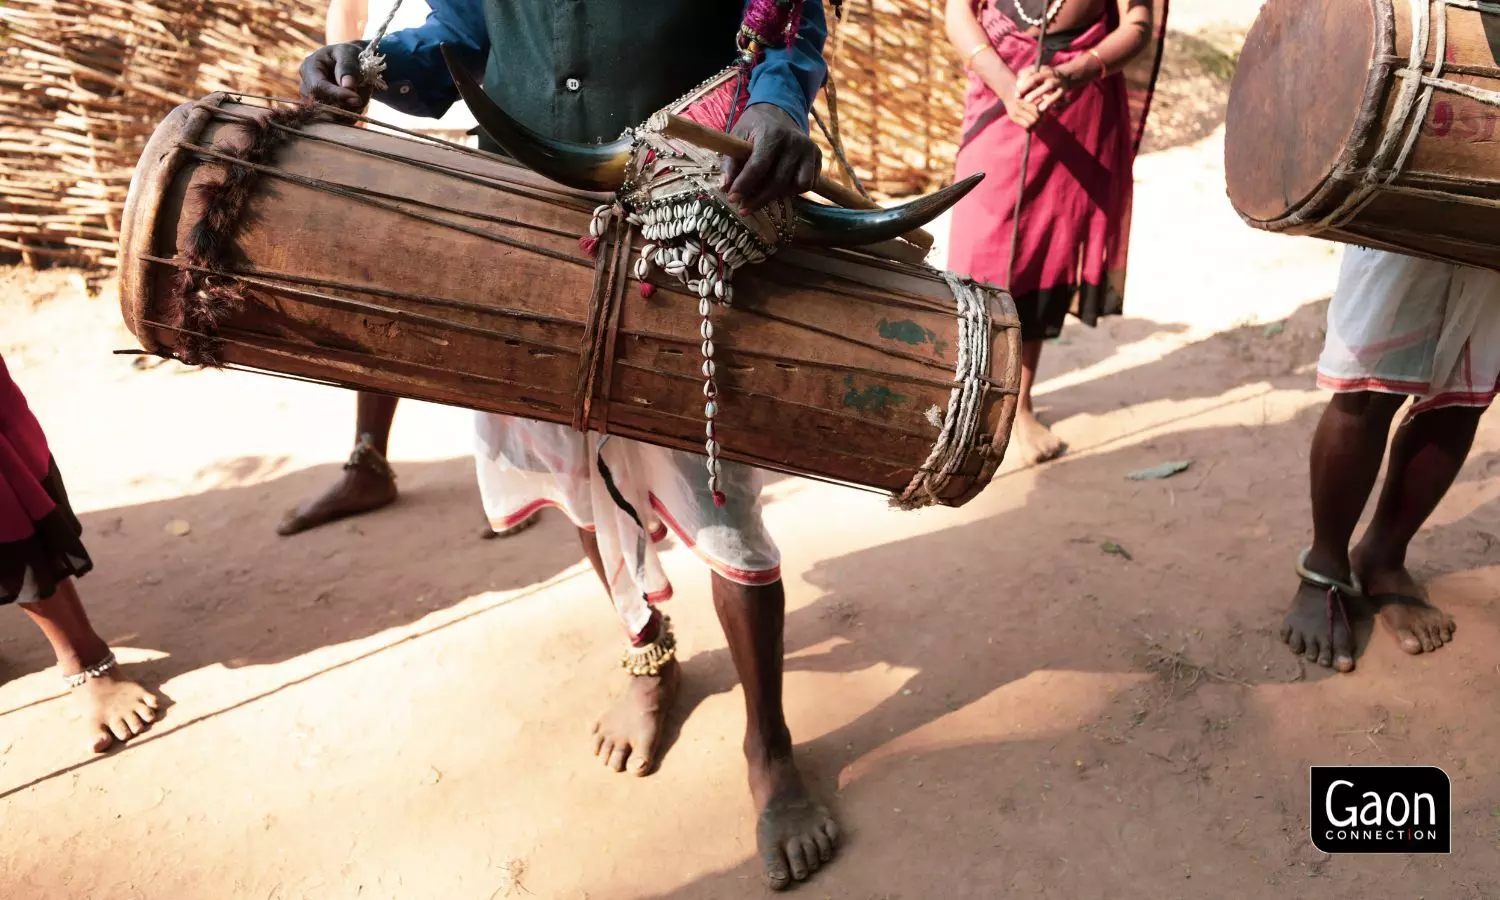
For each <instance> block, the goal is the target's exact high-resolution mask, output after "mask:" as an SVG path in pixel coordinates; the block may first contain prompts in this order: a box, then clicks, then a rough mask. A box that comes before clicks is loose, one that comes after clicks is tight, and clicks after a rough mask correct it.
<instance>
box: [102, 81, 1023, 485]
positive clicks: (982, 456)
mask: <svg viewBox="0 0 1500 900" xmlns="http://www.w3.org/2000/svg"><path fill="white" fill-rule="evenodd" d="M247 98H248V99H256V100H262V101H270V102H271V103H275V104H288V105H296V104H293V103H292V102H291V101H287V100H283V99H281V98H274V97H258V96H253V95H242V94H235V93H230V92H223V91H219V92H214V93H212V94H210V95H208V96H207V97H205V98H203V99H202V100H199V101H196V102H193V103H189V104H184V105H183V106H180V107H178V108H177V109H175V110H173V111H172V112H171V113H169V114H168V116H167V117H166V119H164V120H163V122H162V124H161V125H159V126H158V127H157V129H156V131H155V132H154V133H153V135H152V137H151V139H150V140H149V142H148V143H147V146H146V149H145V151H143V153H142V157H141V159H142V162H141V163H140V164H138V165H137V167H136V170H135V172H134V173H133V175H132V179H131V185H130V189H129V192H128V194H127V198H126V205H125V210H124V215H123V216H122V227H121V240H120V244H121V256H120V260H121V280H120V306H121V313H122V316H123V318H124V320H125V324H126V325H127V327H128V328H129V329H130V331H131V333H132V334H133V335H134V336H135V337H136V339H137V340H138V341H140V343H141V345H142V347H143V348H144V349H145V350H146V351H148V352H150V353H154V354H156V355H158V356H164V357H167V358H174V359H175V358H177V357H176V356H175V355H174V354H173V353H172V352H171V348H168V347H166V346H165V345H164V344H163V342H162V341H161V340H160V339H159V338H158V335H157V331H158V330H159V329H165V330H169V331H174V332H178V333H180V334H188V333H189V332H187V331H185V330H184V329H180V328H176V327H172V326H169V325H167V324H166V323H158V322H154V321H152V316H151V307H152V305H153V304H152V291H151V285H152V283H153V278H154V277H157V273H156V271H155V269H156V267H157V266H158V265H162V264H166V265H171V266H172V267H173V268H177V269H179V270H180V269H181V267H182V260H180V259H174V260H172V261H168V260H165V259H162V258H160V257H158V256H157V255H156V254H155V253H154V252H153V251H154V250H155V246H156V238H157V234H156V230H157V227H158V226H159V225H160V222H159V218H158V217H159V213H160V210H161V207H162V204H163V201H164V200H165V198H166V195H167V193H168V192H169V191H170V189H171V187H172V185H173V183H174V182H175V180H176V179H177V177H178V175H179V172H180V170H181V168H182V165H183V164H184V161H185V160H187V159H190V158H195V157H200V156H202V155H203V153H202V151H201V149H199V150H195V149H194V146H193V145H195V143H196V141H197V140H198V138H199V137H201V135H202V133H203V131H204V129H205V128H206V127H207V125H208V124H209V122H211V121H213V119H214V118H215V117H216V115H218V114H219V110H220V108H221V107H222V106H223V105H224V104H225V103H226V102H228V103H235V104H241V103H243V102H244V100H245V99H247ZM250 105H254V104H250ZM257 108H260V109H266V108H268V107H264V106H258V107H257ZM269 108H272V109H274V108H275V107H274V106H273V107H269ZM350 118H351V119H363V117H359V116H352V115H351V116H350ZM394 130H396V131H402V129H394ZM411 136H413V137H418V138H420V139H422V140H424V141H428V142H430V143H433V144H436V145H439V146H451V147H453V148H454V149H457V150H461V151H466V152H473V151H471V150H470V148H467V147H463V146H462V145H455V144H450V143H449V142H446V141H434V140H432V139H429V138H426V137H425V136H421V135H416V134H412V135H411ZM152 158H159V160H160V161H159V162H157V163H156V164H154V165H148V164H147V163H146V162H145V161H146V160H149V159H152ZM538 193H546V194H549V195H552V194H553V193H554V192H552V191H545V190H544V189H543V190H539V191H538ZM555 199H557V200H559V201H566V200H567V199H568V195H565V194H557V195H556V197H555ZM580 208H581V209H586V208H587V207H585V206H582V205H580ZM629 238H630V236H629V235H624V236H621V238H619V239H617V242H616V241H611V242H609V243H612V244H616V246H613V247H610V246H606V247H601V248H600V251H601V252H600V257H601V262H602V261H603V260H604V259H605V258H612V257H614V256H616V255H620V257H621V258H620V260H619V261H618V262H617V263H616V264H615V265H614V266H610V267H609V268H611V269H616V270H617V274H618V275H619V276H620V277H618V279H615V278H610V279H608V281H609V282H611V283H610V284H609V285H607V286H608V287H610V288H613V290H609V291H608V293H607V294H605V295H599V293H598V292H599V290H600V283H601V281H603V279H598V278H596V289H595V291H596V302H598V301H603V304H604V305H605V306H606V309H605V310H603V312H604V313H605V314H606V317H607V318H608V319H609V321H607V322H604V321H602V320H601V324H603V325H604V327H603V328H600V329H599V331H601V332H605V331H607V332H608V333H607V334H602V335H600V337H601V338H602V339H603V342H604V344H605V345H606V346H604V347H600V348H598V349H601V350H603V351H604V352H603V353H599V354H589V353H588V352H587V348H585V354H584V356H583V359H582V363H583V365H581V368H580V373H581V378H584V379H587V381H588V382H590V383H594V384H597V383H598V380H599V379H601V378H602V382H603V385H604V386H606V387H607V385H608V383H609V381H610V371H603V372H601V371H600V370H599V368H598V366H600V365H603V366H607V367H608V369H609V370H612V369H613V368H614V367H613V366H610V365H609V359H608V358H612V357H613V356H614V354H613V352H612V351H613V349H614V343H615V335H616V333H617V326H618V310H619V306H620V301H621V300H622V299H623V297H615V296H613V295H615V294H623V289H624V286H625V284H626V283H627V281H628V279H629V273H628V272H627V271H625V270H627V269H628V268H629V266H628V260H629V257H630V250H631V246H632V241H631V240H630V239H629ZM174 243H175V241H174ZM789 249H790V248H789ZM844 254H848V255H851V256H855V257H858V258H859V260H860V261H861V262H863V263H876V264H878V265H879V267H880V268H886V269H888V270H892V271H896V272H900V271H902V270H903V269H905V270H912V269H916V270H919V271H920V270H925V273H926V274H938V275H944V274H945V273H941V272H938V271H937V270H935V269H933V268H931V267H928V266H925V265H924V266H914V265H912V264H910V263H906V262H903V261H897V260H892V259H888V258H883V257H881V256H876V255H869V254H863V253H851V252H849V251H838V252H837V254H836V255H844ZM792 255H793V256H795V255H798V254H796V253H795V251H794V252H793V254H792ZM616 280H617V281H618V284H614V283H613V282H615V281H616ZM968 283H970V284H973V285H974V287H975V289H977V290H978V294H979V296H980V297H982V298H983V299H984V302H985V307H986V309H985V311H984V312H985V318H986V319H987V321H988V323H989V326H988V337H987V340H986V341H984V344H985V348H986V351H987V352H988V353H990V354H992V353H993V351H994V350H996V349H998V348H997V347H996V346H995V345H996V343H997V342H999V341H1004V343H1005V345H1006V347H1005V349H1006V351H1007V360H1008V365H1007V368H1006V371H1005V372H1004V373H1003V376H1002V378H1001V379H1000V380H999V381H998V382H997V381H996V380H994V379H991V378H989V377H988V376H985V377H983V378H981V379H980V383H979V384H978V387H979V390H980V400H979V401H978V406H979V409H978V413H977V415H981V416H982V412H983V406H984V405H985V401H986V400H987V399H988V395H989V394H991V393H994V394H998V395H999V397H998V398H997V399H996V400H995V403H996V404H997V406H998V409H997V410H996V412H997V413H998V416H997V419H996V431H995V433H993V434H991V435H979V434H978V433H977V432H976V433H973V434H972V435H971V436H970V437H968V438H966V439H965V440H964V442H963V443H965V444H967V447H966V448H965V450H964V452H963V453H962V454H960V455H958V456H957V457H956V458H954V459H953V460H952V462H951V463H950V464H948V465H944V466H942V467H941V468H942V469H943V470H944V471H943V472H942V473H941V478H940V483H938V484H936V485H933V486H930V487H931V488H932V489H931V490H929V491H928V492H927V493H926V496H925V498H923V502H921V503H917V504H913V503H911V502H910V500H911V499H913V497H915V494H914V493H913V492H914V491H917V490H918V485H919V483H921V482H924V481H925V480H926V477H928V476H931V475H934V474H938V473H935V472H933V471H932V470H931V467H932V466H933V465H934V463H935V462H937V461H938V460H939V457H941V456H943V455H944V454H943V452H942V450H943V447H942V443H943V435H942V431H943V429H942V427H941V426H939V427H940V434H939V438H938V440H936V441H935V443H934V448H933V451H932V453H931V454H930V455H929V457H928V459H927V460H926V461H925V462H924V463H922V464H920V465H918V466H916V467H914V468H915V469H916V475H915V476H914V478H913V481H912V484H911V486H910V487H909V488H908V489H907V491H906V492H905V493H904V494H893V493H890V492H888V491H885V490H882V489H879V488H871V487H867V486H863V485H851V486H854V487H865V488H866V489H869V490H873V491H875V492H877V493H881V494H884V495H886V496H887V497H888V498H889V499H890V500H891V501H892V503H893V504H894V505H897V506H900V507H902V508H914V506H920V505H929V504H930V503H934V502H935V503H937V504H940V505H944V506H953V507H956V506H961V505H963V504H965V503H967V502H968V501H969V500H971V499H973V498H974V497H975V496H977V495H978V494H979V493H980V492H981V491H983V490H984V488H985V487H987V486H988V484H989V483H990V481H991V480H992V479H993V477H994V475H995V472H996V471H997V470H998V468H999V466H1000V463H1001V462H1002V461H1003V458H1004V455H1005V450H1006V448H1007V446H1008V444H1009V439H1010V435H1011V429H1012V426H1013V424H1014V420H1015V413H1016V407H1017V402H1018V393H1017V391H1018V384H1019V378H1020V360H1021V353H1020V350H1021V347H1020V331H1019V320H1018V318H1017V315H1016V311H1015V306H1014V301H1013V300H1012V298H1011V297H1010V295H1009V293H1008V292H1006V291H1004V290H1002V289H999V288H997V287H995V286H993V285H981V284H976V283H973V282H968ZM948 287H949V290H950V293H952V292H953V291H954V290H955V288H954V284H953V283H952V282H951V281H950V282H948ZM610 300H613V301H614V302H610ZM954 300H955V302H956V303H958V302H960V301H959V298H957V297H956V296H955V297H954ZM959 318H960V320H962V315H961V314H960V315H959ZM594 319H595V317H593V316H591V321H593V320H594ZM960 327H962V323H961V325H960ZM204 337H209V336H208V335H204ZM590 357H593V358H592V359H591V358H590ZM606 357H608V358H606ZM590 372H593V373H594V374H593V376H592V377H590V375H589V373H590ZM272 374H274V373H272ZM961 382H962V379H961V378H956V379H955V388H954V392H953V396H954V398H955V399H957V398H958V397H959V395H960V393H961V391H962V389H963V385H962V383H961ZM346 387H347V385H346ZM595 394H596V391H594V390H588V391H585V392H583V394H582V396H581V398H580V399H579V410H578V411H579V412H582V413H583V414H584V416H585V418H584V421H586V422H588V423H589V424H590V425H591V426H593V425H595V423H596V421H597V425H598V427H605V426H606V425H607V422H608V416H607V413H606V411H607V408H608V406H609V400H608V397H607V395H606V396H603V397H598V396H595ZM601 401H602V408H601V409H600V410H599V412H597V413H596V412H595V411H594V408H593V404H594V403H598V402H601ZM601 416H602V418H601ZM944 418H945V421H946V420H947V419H949V418H950V417H949V416H948V414H947V412H946V411H945V413H944ZM979 421H982V418H980V419H979V420H978V421H976V422H975V423H974V424H975V425H976V426H977V424H978V422H979ZM934 424H937V423H934ZM729 455H730V457H731V458H733V457H734V456H736V455H741V454H735V453H731V454H729ZM975 457H977V458H978V459H977V460H976V459H975ZM976 461H977V462H978V467H977V471H972V472H971V473H965V471H964V470H966V469H971V467H972V466H973V464H974V462H976ZM754 464H756V465H762V466H764V467H766V468H773V469H774V468H781V469H782V471H790V470H787V469H784V468H782V467H780V466H777V465H775V464H774V463H773V462H772V461H769V460H766V461H762V462H760V463H754ZM792 474H797V475H799V476H801V477H811V478H814V479H817V480H824V481H829V482H831V483H835V484H845V482H841V481H839V480H837V479H829V478H826V477H823V476H817V475H809V474H807V473H801V472H793V473H792ZM954 488H958V490H954ZM903 497H905V498H906V499H905V502H903Z"/></svg>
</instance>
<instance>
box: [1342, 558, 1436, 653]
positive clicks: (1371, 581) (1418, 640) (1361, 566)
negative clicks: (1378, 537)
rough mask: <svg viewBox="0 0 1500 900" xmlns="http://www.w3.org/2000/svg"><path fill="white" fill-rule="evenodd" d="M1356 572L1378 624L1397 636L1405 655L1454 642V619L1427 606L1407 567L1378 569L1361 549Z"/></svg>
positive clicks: (1429, 651)
mask: <svg viewBox="0 0 1500 900" xmlns="http://www.w3.org/2000/svg"><path fill="white" fill-rule="evenodd" d="M1351 555H1352V556H1353V558H1354V568H1355V571H1357V572H1358V573H1359V577H1360V580H1361V581H1362V582H1363V583H1364V589H1365V596H1367V597H1369V598H1370V602H1371V603H1373V604H1375V608H1376V611H1377V614H1378V615H1379V617H1380V621H1381V623H1382V624H1384V625H1385V627H1386V628H1388V629H1389V630H1390V632H1391V633H1392V634H1394V635H1395V636H1396V642H1397V643H1399V644H1400V645H1401V649H1402V650H1405V651H1406V652H1407V653H1411V654H1417V653H1431V652H1432V651H1434V650H1437V649H1438V648H1439V647H1442V646H1443V645H1444V644H1448V643H1451V642H1452V641H1453V632H1454V631H1455V630H1457V628H1458V624H1457V623H1456V622H1454V621H1453V617H1452V616H1450V615H1448V614H1447V613H1445V612H1443V611H1442V610H1441V609H1438V608H1437V607H1436V606H1433V605H1432V604H1430V603H1428V602H1427V598H1426V592H1425V591H1423V590H1422V587H1421V585H1419V584H1417V581H1416V579H1415V578H1412V577H1411V573H1410V572H1408V571H1407V570H1406V566H1404V565H1398V566H1381V565H1377V564H1376V563H1375V561H1374V559H1373V558H1372V557H1373V554H1372V553H1370V552H1369V551H1368V550H1366V549H1365V548H1364V546H1363V545H1361V546H1359V547H1356V548H1355V549H1354V553H1353V554H1351Z"/></svg>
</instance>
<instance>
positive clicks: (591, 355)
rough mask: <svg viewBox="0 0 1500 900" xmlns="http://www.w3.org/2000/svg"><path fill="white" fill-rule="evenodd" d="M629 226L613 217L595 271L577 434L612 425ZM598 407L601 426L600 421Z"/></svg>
mask: <svg viewBox="0 0 1500 900" xmlns="http://www.w3.org/2000/svg"><path fill="white" fill-rule="evenodd" d="M629 229H630V225H629V223H627V222H626V221H625V217H624V216H621V215H614V216H610V217H609V218H608V221H607V223H606V224H605V225H604V229H603V233H602V236H601V240H602V242H603V244H604V246H603V247H601V248H600V249H599V254H598V257H597V262H596V263H595V266H594V293H593V295H592V296H591V297H590V298H589V317H588V322H587V323H586V324H585V326H584V330H583V342H582V345H581V346H580V347H579V354H578V355H579V360H578V386H577V390H576V392H575V394H574V396H576V397H577V398H578V404H577V406H575V407H574V408H573V429H574V430H575V431H585V432H586V431H589V430H595V431H600V432H603V431H604V430H605V428H606V427H607V426H608V425H609V391H610V384H611V382H612V381H613V380H614V368H615V348H616V342H617V340H618V338H619V333H620V307H621V306H622V305H623V304H622V302H621V301H623V300H624V297H625V284H626V280H627V272H628V271H629V268H630V251H631V246H630V231H629ZM596 404H597V412H598V420H597V421H595V418H594V416H595V410H596Z"/></svg>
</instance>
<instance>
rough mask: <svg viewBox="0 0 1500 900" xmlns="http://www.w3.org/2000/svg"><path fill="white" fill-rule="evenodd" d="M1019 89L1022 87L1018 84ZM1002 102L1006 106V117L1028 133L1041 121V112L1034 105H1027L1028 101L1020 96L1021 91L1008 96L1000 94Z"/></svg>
mask: <svg viewBox="0 0 1500 900" xmlns="http://www.w3.org/2000/svg"><path fill="white" fill-rule="evenodd" d="M1017 87H1018V88H1019V87H1020V85H1019V83H1018V84H1017ZM1000 101H1001V102H1002V103H1004V104H1005V115H1006V117H1007V118H1009V119H1010V120H1011V121H1012V122H1014V123H1016V124H1017V125H1019V126H1021V127H1022V128H1024V129H1025V130H1027V131H1030V130H1031V129H1033V128H1035V127H1036V123H1037V122H1039V121H1041V118H1042V112H1041V110H1039V109H1037V108H1036V107H1035V106H1034V105H1032V104H1030V103H1027V102H1026V100H1025V99H1024V98H1022V97H1021V96H1020V91H1019V90H1015V91H1012V92H1010V93H1008V94H1000Z"/></svg>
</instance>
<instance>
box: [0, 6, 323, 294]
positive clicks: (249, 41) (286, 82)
mask: <svg viewBox="0 0 1500 900" xmlns="http://www.w3.org/2000/svg"><path fill="white" fill-rule="evenodd" d="M326 5H327V4H326V0H322V2H310V0H0V256H4V255H9V256H11V257H12V258H14V257H16V256H19V257H20V258H21V259H22V261H23V262H25V263H28V264H35V263H41V262H48V261H51V262H63V263H69V264H79V265H86V266H94V267H104V266H111V265H113V264H114V263H115V252H116V243H117V241H118V238H119V222H120V215H121V213H122V211H123V208H124V205H125V194H126V192H127V190H128V188H129V185H130V175H131V172H132V171H133V170H134V168H135V164H136V161H137V159H138V158H139V157H140V153H141V150H142V149H143V148H144V147H145V144H146V141H147V140H148V139H149V138H150V136H151V132H152V130H153V129H155V127H156V125H157V124H158V123H159V122H160V121H161V120H162V118H163V117H164V116H165V115H166V114H167V112H168V111H169V110H171V109H172V107H174V106H176V105H177V104H179V103H185V102H187V101H189V100H191V99H197V98H199V97H202V96H203V95H205V94H208V93H210V92H212V91H215V90H221V89H231V88H232V89H234V90H238V91H243V92H246V93H259V94H276V95H284V96H289V95H294V94H295V92H296V89H297V78H296V70H297V66H298V64H299V63H300V62H301V60H302V58H303V57H304V56H306V55H307V54H308V53H309V52H311V51H312V50H313V49H315V48H316V47H318V46H319V45H320V44H322V34H323V19H324V14H325V11H326Z"/></svg>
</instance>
